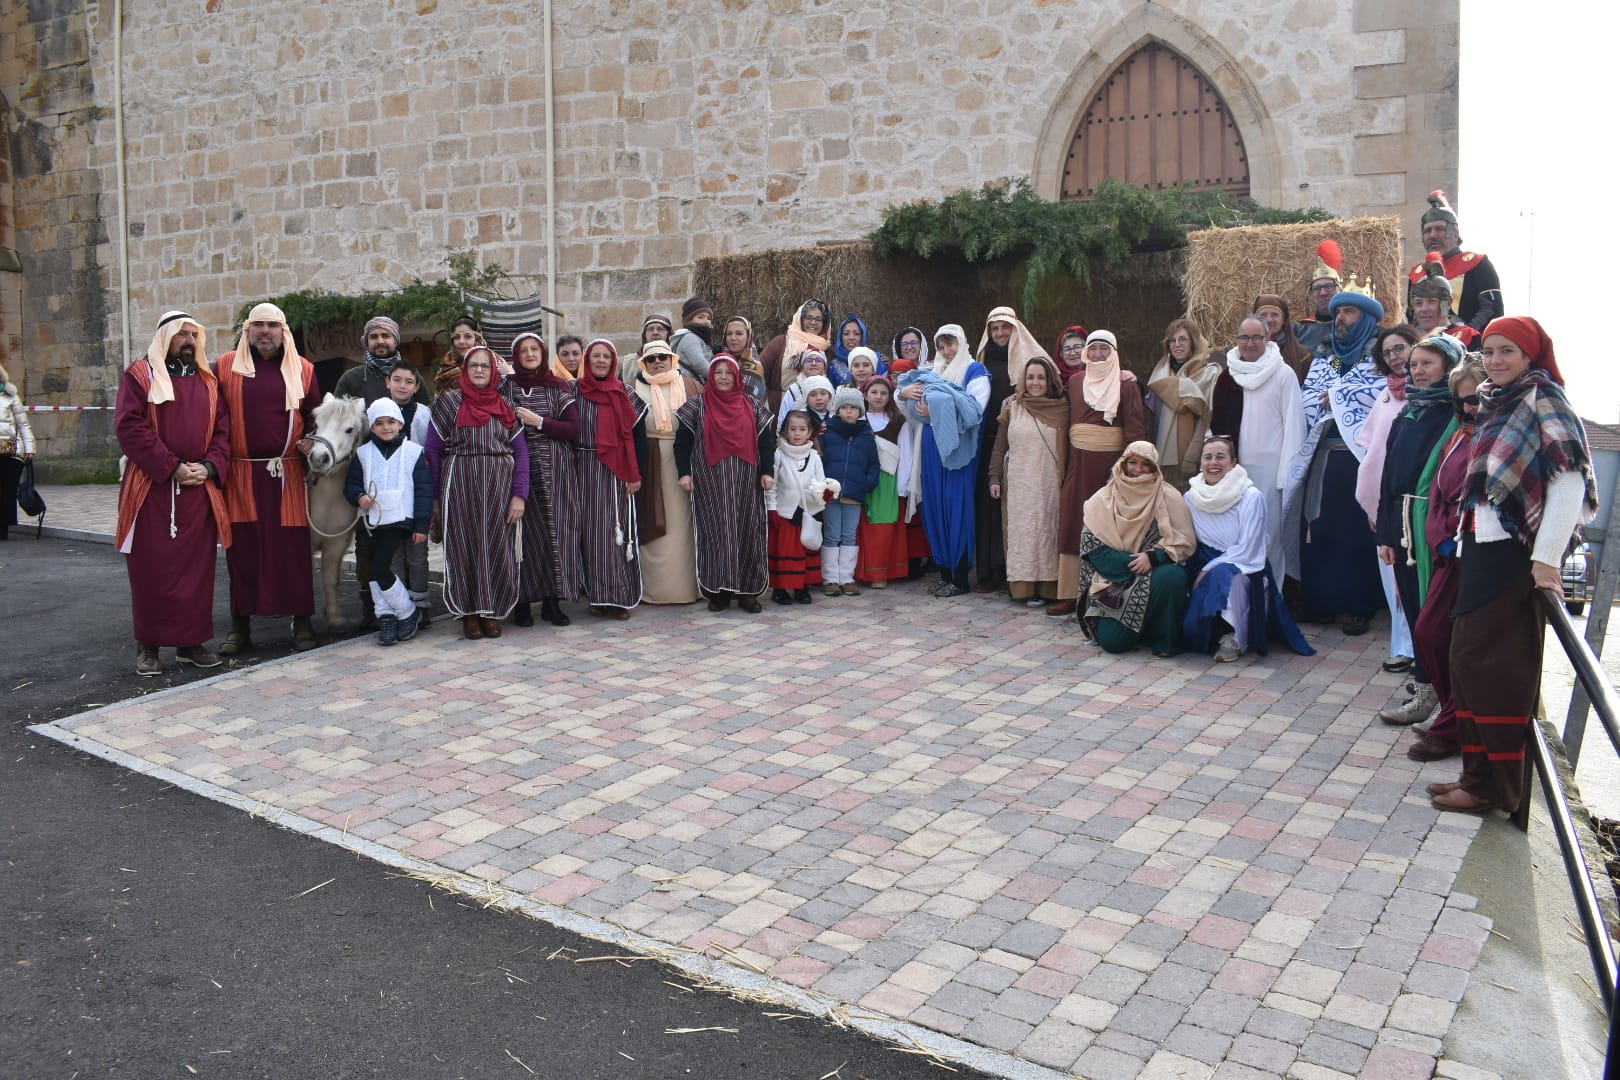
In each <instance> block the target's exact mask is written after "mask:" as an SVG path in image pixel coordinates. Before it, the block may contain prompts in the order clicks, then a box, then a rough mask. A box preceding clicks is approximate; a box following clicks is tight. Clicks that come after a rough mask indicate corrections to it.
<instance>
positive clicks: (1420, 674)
mask: <svg viewBox="0 0 1620 1080" xmlns="http://www.w3.org/2000/svg"><path fill="white" fill-rule="evenodd" d="M1392 569H1393V570H1394V571H1395V592H1396V593H1397V594H1399V596H1400V598H1401V618H1403V619H1405V620H1406V629H1407V630H1408V631H1409V632H1410V633H1411V635H1412V640H1413V641H1414V642H1415V641H1416V640H1417V621H1418V616H1419V615H1421V614H1422V613H1423V605H1422V603H1421V602H1419V600H1418V572H1417V570H1418V568H1417V567H1416V566H1408V565H1407V563H1406V552H1405V551H1402V550H1401V549H1400V548H1396V549H1395V565H1394V567H1393V568H1392ZM1431 584H1432V582H1431ZM1412 651H1413V652H1414V653H1417V655H1416V656H1413V657H1412V678H1413V679H1414V680H1415V681H1417V682H1420V683H1426V682H1429V681H1431V680H1430V678H1429V673H1428V666H1427V665H1426V664H1425V663H1424V662H1423V654H1422V653H1418V651H1417V649H1416V648H1415V647H1414V648H1413V650H1412Z"/></svg>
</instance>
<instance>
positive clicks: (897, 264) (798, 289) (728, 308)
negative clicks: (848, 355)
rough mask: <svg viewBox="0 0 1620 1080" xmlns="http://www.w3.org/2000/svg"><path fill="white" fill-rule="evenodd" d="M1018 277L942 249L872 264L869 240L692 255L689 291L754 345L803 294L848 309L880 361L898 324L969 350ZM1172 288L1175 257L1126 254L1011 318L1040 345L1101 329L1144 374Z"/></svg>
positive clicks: (1012, 295) (1177, 304)
mask: <svg viewBox="0 0 1620 1080" xmlns="http://www.w3.org/2000/svg"><path fill="white" fill-rule="evenodd" d="M1024 276H1025V274H1024V264H1023V261H1022V260H1009V261H1007V262H1001V263H995V264H988V265H985V264H969V263H968V262H967V261H966V260H964V259H963V258H961V256H960V255H958V254H955V253H952V252H942V253H940V254H938V255H935V256H934V257H933V258H930V259H920V258H917V257H916V256H913V255H907V254H895V255H891V256H889V257H888V258H886V259H881V258H879V257H878V255H877V251H876V249H875V248H874V246H873V245H872V244H870V243H868V242H866V241H856V242H851V243H838V244H823V245H820V246H817V247H811V248H794V249H784V250H778V251H760V252H751V253H748V254H742V255H721V256H713V257H709V258H704V259H699V260H698V263H697V269H696V272H695V273H694V275H693V291H694V292H695V293H696V294H697V295H699V296H701V297H703V298H704V299H705V300H707V301H708V302H709V303H710V304H712V305H713V306H714V309H715V312H716V313H717V318H718V319H722V320H723V319H725V318H726V317H728V316H730V315H732V314H738V313H740V314H742V315H744V316H746V317H747V318H748V320H749V321H750V322H751V323H753V326H754V333H755V335H756V336H757V338H758V344H759V345H761V346H763V345H764V344H765V342H767V341H769V340H770V339H771V338H772V337H774V336H776V335H777V334H779V333H781V332H783V330H784V329H786V327H787V324H788V320H789V319H791V318H792V317H793V313H794V311H796V310H797V309H798V307H799V305H800V304H802V303H804V301H805V300H807V299H809V298H810V297H812V296H813V297H816V298H817V299H820V300H824V301H826V303H827V305H828V306H829V307H831V308H832V310H833V312H834V315H833V318H834V319H842V318H843V316H844V315H845V314H846V313H848V312H852V311H853V312H856V313H858V314H859V315H860V316H861V317H862V318H864V319H865V320H866V321H867V325H868V327H869V328H870V330H871V334H872V342H873V344H874V345H875V346H876V348H877V349H878V351H880V352H882V353H883V354H884V355H887V354H888V353H889V351H890V344H891V343H892V342H893V340H894V335H895V333H896V332H897V331H899V329H900V328H901V327H904V326H918V327H921V328H922V329H923V330H924V332H926V333H929V334H932V333H933V332H934V331H935V330H936V329H938V328H939V327H940V326H942V325H944V324H946V323H960V324H961V326H962V328H963V330H964V331H966V333H967V336H968V344H969V346H970V347H973V346H977V345H978V341H979V335H980V333H982V332H983V330H984V318H985V316H986V315H987V314H989V312H990V310H991V309H992V308H994V307H997V306H998V305H1001V304H1011V305H1012V306H1013V307H1014V308H1017V307H1018V306H1019V304H1018V300H1019V297H1021V296H1023V293H1024ZM1180 282H1181V263H1180V253H1179V252H1155V253H1146V254H1140V255H1135V256H1132V257H1131V259H1130V260H1129V261H1128V262H1127V263H1126V265H1124V266H1123V267H1118V268H1112V267H1105V266H1095V267H1093V268H1092V274H1091V284H1090V287H1089V289H1088V288H1082V287H1081V286H1080V285H1079V284H1078V283H1076V282H1074V281H1073V280H1072V279H1070V278H1068V276H1067V275H1057V276H1054V277H1052V278H1049V279H1047V281H1046V282H1045V283H1044V284H1043V285H1042V286H1041V289H1040V297H1039V304H1040V306H1039V308H1038V310H1037V311H1035V312H1034V313H1033V314H1032V313H1029V312H1022V313H1021V314H1022V315H1023V317H1024V321H1025V323H1026V325H1028V326H1029V328H1030V330H1031V332H1033V333H1034V334H1035V336H1036V337H1037V338H1038V339H1039V340H1040V341H1041V342H1042V344H1044V345H1046V347H1047V348H1048V349H1051V348H1053V347H1054V345H1055V339H1056V337H1057V335H1058V333H1059V332H1060V331H1061V330H1062V329H1063V328H1064V327H1066V326H1070V325H1073V324H1075V323H1081V324H1083V325H1085V326H1086V327H1088V328H1096V327H1099V326H1103V327H1107V328H1109V329H1111V330H1113V331H1114V333H1115V334H1116V336H1118V338H1119V344H1120V354H1121V359H1122V360H1123V361H1124V362H1125V364H1126V366H1127V367H1130V368H1131V369H1132V370H1136V371H1138V372H1139V373H1140V374H1143V375H1145V374H1146V373H1147V371H1148V370H1149V369H1150V368H1151V367H1152V365H1153V363H1154V362H1155V361H1156V360H1157V359H1158V346H1159V341H1160V340H1161V337H1162V335H1163V332H1164V327H1165V325H1166V324H1167V323H1168V322H1169V321H1170V320H1171V319H1173V318H1175V317H1176V316H1177V315H1179V314H1180V313H1181V310H1182V306H1181V289H1180Z"/></svg>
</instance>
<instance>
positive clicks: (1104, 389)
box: [1080, 330, 1156, 453]
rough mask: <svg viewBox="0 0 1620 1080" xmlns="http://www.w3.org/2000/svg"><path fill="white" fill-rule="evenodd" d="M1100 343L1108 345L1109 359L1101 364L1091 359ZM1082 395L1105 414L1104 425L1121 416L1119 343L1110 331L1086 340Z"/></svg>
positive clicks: (1098, 333) (1081, 384)
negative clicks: (1094, 349)
mask: <svg viewBox="0 0 1620 1080" xmlns="http://www.w3.org/2000/svg"><path fill="white" fill-rule="evenodd" d="M1098 341H1101V342H1104V343H1106V344H1107V345H1108V359H1107V360H1104V361H1102V362H1100V363H1098V362H1096V361H1093V360H1092V359H1091V346H1092V343H1094V342H1098ZM1080 393H1081V394H1082V395H1083V396H1084V397H1085V399H1086V404H1087V405H1090V406H1091V407H1092V408H1093V409H1096V410H1097V411H1098V412H1100V413H1102V414H1103V422H1104V423H1107V424H1112V423H1113V422H1114V417H1115V416H1116V415H1118V414H1119V342H1118V341H1116V340H1114V335H1113V333H1112V332H1110V331H1108V330H1093V331H1092V332H1091V334H1090V336H1088V337H1087V338H1086V377H1085V378H1084V379H1082V380H1081V382H1080ZM1155 453H1156V451H1155Z"/></svg>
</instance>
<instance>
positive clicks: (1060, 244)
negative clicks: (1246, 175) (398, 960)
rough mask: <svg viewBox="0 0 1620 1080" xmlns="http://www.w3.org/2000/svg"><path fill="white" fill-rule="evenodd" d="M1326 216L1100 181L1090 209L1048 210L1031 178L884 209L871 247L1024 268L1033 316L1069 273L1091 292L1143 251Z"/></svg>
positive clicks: (1065, 206)
mask: <svg viewBox="0 0 1620 1080" xmlns="http://www.w3.org/2000/svg"><path fill="white" fill-rule="evenodd" d="M1331 217H1332V215H1330V214H1328V213H1327V212H1326V211H1325V210H1320V209H1310V210H1277V209H1273V208H1270V207H1264V206H1261V205H1260V204H1259V203H1257V202H1255V201H1254V200H1253V199H1250V198H1247V197H1237V196H1232V195H1228V194H1226V193H1225V192H1221V191H1189V190H1187V189H1185V188H1172V189H1169V190H1166V191H1149V190H1148V189H1146V188H1140V187H1135V186H1133V185H1131V184H1126V183H1124V182H1122V181H1119V180H1104V181H1103V182H1102V183H1101V184H1100V185H1099V186H1098V188H1097V195H1096V197H1095V198H1094V199H1092V200H1091V201H1090V202H1049V201H1047V200H1046V199H1042V198H1040V197H1039V196H1037V195H1036V194H1035V192H1034V191H1033V190H1032V189H1031V187H1030V183H1029V180H1028V178H1020V179H1017V180H1014V181H1012V182H1011V183H1010V184H1009V183H995V184H986V185H985V186H984V187H983V188H982V189H981V190H979V191H958V192H955V193H953V194H951V195H947V196H946V197H945V198H943V199H939V200H937V201H935V200H927V199H920V200H917V201H915V202H909V203H901V204H898V205H894V206H887V207H884V209H883V224H882V225H881V226H880V227H879V228H878V229H877V231H875V232H873V233H872V234H871V236H870V239H871V240H872V241H873V243H874V244H876V245H877V252H878V255H879V256H887V255H889V254H892V253H894V252H908V253H910V254H913V255H917V256H920V257H921V258H925V259H927V258H931V257H933V256H935V255H938V254H940V253H941V252H945V251H957V252H960V253H961V255H962V257H963V258H965V259H966V260H967V261H968V262H978V263H993V262H1001V261H1004V260H1009V259H1018V258H1023V259H1026V260H1027V261H1026V277H1025V280H1024V299H1023V306H1024V310H1025V312H1026V313H1028V312H1033V311H1034V310H1035V309H1036V307H1037V295H1038V292H1039V289H1040V285H1041V282H1043V281H1044V280H1046V279H1047V278H1050V277H1052V276H1054V275H1056V274H1059V273H1067V274H1068V275H1069V276H1070V277H1072V278H1073V279H1074V280H1075V281H1076V282H1077V283H1078V284H1080V285H1081V286H1082V287H1089V285H1090V281H1091V273H1092V270H1093V267H1094V266H1096V265H1098V264H1101V265H1103V266H1116V267H1117V266H1120V265H1123V264H1124V262H1125V260H1126V259H1127V258H1129V257H1130V255H1131V254H1132V253H1133V252H1135V251H1139V250H1162V249H1165V248H1173V247H1182V246H1185V244H1186V243H1187V233H1188V232H1190V231H1192V230H1195V229H1207V228H1215V227H1221V226H1231V225H1286V224H1293V223H1297V222H1305V221H1327V220H1330V219H1331Z"/></svg>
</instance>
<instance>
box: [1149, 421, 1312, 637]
mask: <svg viewBox="0 0 1620 1080" xmlns="http://www.w3.org/2000/svg"><path fill="white" fill-rule="evenodd" d="M1184 498H1185V499H1186V500H1187V507H1188V509H1190V510H1191V511H1192V520H1193V528H1194V529H1195V530H1196V531H1197V533H1198V553H1197V554H1196V555H1194V556H1193V558H1192V562H1191V563H1190V564H1189V565H1188V568H1189V569H1190V570H1191V571H1192V572H1193V573H1194V574H1196V575H1197V578H1196V580H1195V583H1194V585H1193V591H1192V598H1191V599H1190V600H1189V601H1188V604H1187V615H1186V618H1185V620H1184V621H1183V623H1182V630H1181V634H1182V639H1183V640H1184V641H1185V642H1186V643H1187V644H1188V645H1189V646H1190V647H1192V648H1194V649H1196V650H1198V651H1199V652H1204V653H1207V652H1209V650H1210V643H1211V642H1212V641H1214V642H1216V645H1215V659H1216V660H1217V661H1218V662H1220V663H1229V662H1231V661H1233V660H1236V659H1237V658H1238V657H1240V656H1242V655H1243V654H1244V653H1245V652H1246V651H1247V650H1248V649H1250V648H1251V647H1252V648H1253V649H1254V651H1255V652H1257V653H1259V654H1260V655H1261V656H1264V655H1266V652H1267V642H1268V640H1269V639H1270V638H1272V637H1277V638H1280V639H1281V640H1283V641H1284V642H1286V643H1287V645H1288V647H1289V648H1290V649H1293V650H1294V651H1295V652H1296V653H1299V654H1300V655H1301V656H1310V655H1311V654H1312V652H1313V650H1312V649H1311V647H1310V646H1309V645H1307V644H1306V643H1305V636H1304V635H1303V634H1301V633H1300V632H1299V627H1298V626H1296V625H1295V624H1294V620H1293V619H1292V618H1290V617H1289V615H1288V609H1287V608H1286V607H1285V606H1284V605H1283V602H1282V594H1281V593H1279V592H1278V591H1277V581H1276V578H1274V577H1273V576H1272V568H1271V567H1270V566H1269V565H1267V563H1266V547H1267V544H1268V542H1269V541H1268V539H1267V537H1268V533H1267V531H1266V497H1265V495H1263V494H1262V493H1261V491H1260V489H1259V488H1257V487H1255V486H1254V484H1253V483H1252V482H1251V481H1250V480H1249V474H1248V473H1246V472H1244V471H1243V466H1241V465H1239V464H1238V463H1237V453H1236V451H1235V450H1234V449H1233V447H1232V440H1231V438H1230V437H1228V436H1225V435H1211V436H1209V437H1208V438H1207V439H1205V440H1204V451H1203V454H1202V456H1201V457H1200V458H1199V472H1198V475H1197V476H1195V477H1193V480H1192V483H1191V485H1190V486H1189V487H1188V489H1187V494H1186V495H1185V496H1184Z"/></svg>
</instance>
